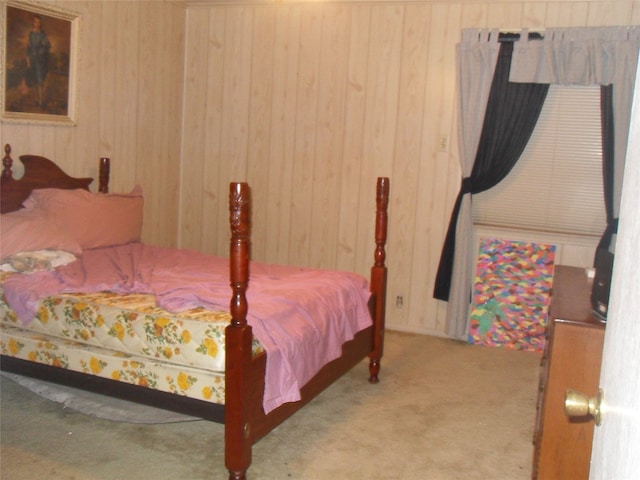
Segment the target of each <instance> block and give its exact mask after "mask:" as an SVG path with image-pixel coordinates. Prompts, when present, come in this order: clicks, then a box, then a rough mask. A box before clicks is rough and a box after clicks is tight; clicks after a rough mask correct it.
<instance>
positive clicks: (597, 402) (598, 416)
mask: <svg viewBox="0 0 640 480" xmlns="http://www.w3.org/2000/svg"><path fill="white" fill-rule="evenodd" d="M602 398H603V393H602V389H599V390H598V393H597V394H596V396H595V397H591V398H589V397H588V396H587V395H585V394H584V393H582V392H578V391H576V390H571V389H568V390H567V391H566V392H565V394H564V414H565V415H566V416H567V417H584V416H587V415H591V416H592V417H593V419H594V420H595V422H596V425H600V423H601V422H602V409H601V405H602Z"/></svg>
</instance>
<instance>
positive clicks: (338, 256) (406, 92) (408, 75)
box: [0, 0, 640, 334]
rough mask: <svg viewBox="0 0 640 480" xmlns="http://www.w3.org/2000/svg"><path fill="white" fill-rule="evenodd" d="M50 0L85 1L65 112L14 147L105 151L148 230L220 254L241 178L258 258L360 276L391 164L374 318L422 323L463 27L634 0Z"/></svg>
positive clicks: (81, 165) (10, 137) (19, 127)
mask: <svg viewBox="0 0 640 480" xmlns="http://www.w3.org/2000/svg"><path fill="white" fill-rule="evenodd" d="M51 3H53V4H54V5H56V6H58V7H60V8H65V9H68V10H72V11H75V12H77V13H79V14H80V15H81V41H80V43H81V45H80V57H79V65H78V95H77V100H78V120H79V123H78V125H77V126H76V127H61V126H42V125H23V124H13V123H2V124H0V128H1V131H0V141H1V143H2V144H4V143H11V144H12V145H13V147H14V153H15V155H16V157H17V156H18V155H20V154H22V153H35V154H41V155H45V156H49V157H50V158H53V159H56V160H57V161H59V163H60V164H61V165H62V166H63V168H65V169H66V170H67V171H69V172H70V173H71V174H74V175H80V176H86V175H93V176H95V175H96V174H97V160H98V158H99V157H102V156H108V157H111V158H112V176H111V179H112V183H111V185H112V190H113V191H126V190H129V189H131V188H132V187H133V186H134V184H136V183H139V184H141V185H142V187H143V189H144V191H145V226H144V240H145V241H147V242H150V243H155V244H161V245H179V246H183V247H190V248H197V249H200V250H203V251H207V252H213V253H220V254H226V252H227V248H228V247H227V238H228V233H227V230H228V227H227V217H228V213H227V195H228V193H227V192H228V182H229V181H231V180H247V181H249V182H250V184H251V186H252V189H253V192H252V193H253V199H254V211H253V256H254V258H255V259H257V260H263V261H269V262H283V263H295V264H302V265H310V266H317V267H327V268H339V269H348V270H356V271H359V272H361V273H363V274H365V275H366V274H368V270H369V267H370V265H371V263H372V260H373V247H374V244H373V233H372V229H373V214H374V198H375V197H374V187H375V177H377V176H380V175H385V176H390V177H391V185H392V200H391V204H390V214H391V218H390V225H389V244H388V255H387V260H388V266H389V292H388V296H389V308H388V311H389V316H388V326H389V327H391V328H394V329H401V330H412V331H417V332H424V333H432V334H441V333H442V332H443V322H444V313H445V310H446V304H444V303H441V302H437V301H435V300H433V299H432V298H431V291H432V289H433V279H434V276H435V270H436V267H437V262H438V258H439V254H440V248H441V243H442V239H443V237H444V233H445V229H446V225H447V222H448V219H449V214H450V209H451V205H452V203H453V200H454V198H455V195H456V193H457V189H458V184H459V180H460V178H459V177H460V172H459V168H458V154H457V139H456V129H457V126H456V109H455V66H454V46H455V44H456V42H457V41H458V40H459V38H460V30H461V29H462V28H466V27H487V28H492V27H498V28H505V29H511V28H513V29H515V28H521V27H529V28H534V29H543V28H545V27H550V26H596V25H627V24H635V25H637V24H640V1H639V0H611V1H590V0H585V1H577V0H564V1H540V0H531V1H520V0H510V1H498V0H485V1H482V0H478V1H475V2H474V1H467V0H462V1H459V2H456V1H444V0H443V1H433V0H425V1H418V0H406V1H401V0H358V1H350V0H325V1H316V0H314V1H310V0H233V1H230V0H219V1H213V0H202V1H198V0H191V1H187V0H183V1H172V0H166V1H123V0H120V1H82V2H80V1H55V2H51ZM2 6H3V7H4V5H2ZM441 137H444V138H445V139H446V140H447V142H446V143H447V145H446V148H445V149H444V150H446V151H442V149H441V148H440V143H439V140H440V138H441ZM397 296H402V297H403V300H404V301H403V305H402V307H401V308H397V307H396V306H395V299H396V297H397Z"/></svg>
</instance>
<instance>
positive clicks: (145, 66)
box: [0, 0, 186, 245]
mask: <svg viewBox="0 0 640 480" xmlns="http://www.w3.org/2000/svg"><path fill="white" fill-rule="evenodd" d="M46 3H48V4H50V5H53V6H54V7H57V8H59V9H65V10H67V11H72V12H75V13H77V14H79V15H80V42H79V48H78V66H77V75H78V85H77V93H76V99H77V107H78V108H77V119H78V124H77V126H74V127H70V126H52V125H45V126H43V125H25V124H16V123H2V124H0V128H1V130H0V141H1V143H2V146H3V147H4V144H6V143H10V144H11V145H12V147H13V153H14V155H13V156H14V159H15V160H16V163H18V162H17V160H18V156H19V155H22V154H25V153H30V154H37V155H43V156H46V157H49V158H51V159H54V160H56V161H57V162H58V163H59V164H60V165H61V166H62V167H63V168H64V169H65V170H66V171H67V172H69V173H70V174H72V175H78V176H87V175H91V176H94V177H97V174H98V159H99V158H100V157H111V159H112V161H111V190H112V191H118V192H122V191H130V190H131V189H132V188H133V186H134V185H135V184H136V183H139V184H140V185H141V186H142V188H143V190H144V193H145V224H144V232H143V235H144V238H145V240H147V241H149V242H151V243H155V244H161V245H176V244H177V233H178V232H177V222H178V213H179V212H178V201H179V194H178V188H179V176H180V145H181V141H182V138H181V133H180V132H181V128H182V123H181V121H182V91H183V73H184V37H185V35H184V29H185V17H186V9H185V6H184V5H180V4H177V3H176V2H158V1H135V0H134V1H85V2H76V1H59V2H46ZM1 7H2V8H3V9H4V7H5V5H4V2H2V5H1ZM45 28H46V25H45ZM16 171H17V172H18V173H20V168H19V167H18V168H16ZM93 187H94V189H95V188H97V182H96V184H95V185H94V186H93Z"/></svg>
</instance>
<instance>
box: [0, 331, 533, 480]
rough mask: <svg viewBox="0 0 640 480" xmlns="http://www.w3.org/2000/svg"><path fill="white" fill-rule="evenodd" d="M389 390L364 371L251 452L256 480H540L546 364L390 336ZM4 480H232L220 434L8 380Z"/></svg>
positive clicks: (1, 432)
mask: <svg viewBox="0 0 640 480" xmlns="http://www.w3.org/2000/svg"><path fill="white" fill-rule="evenodd" d="M386 342H387V343H386V352H385V357H384V360H383V364H382V372H381V383H380V384H378V385H369V384H368V382H367V381H366V377H367V373H366V365H365V364H363V365H359V366H358V367H356V368H355V369H353V370H352V371H351V372H349V374H347V375H346V376H345V377H344V378H343V379H341V380H340V381H339V382H337V383H336V384H334V385H332V386H331V387H330V388H329V389H328V390H327V391H325V392H324V393H323V394H322V395H321V396H320V397H318V398H317V399H315V400H314V401H313V402H312V403H311V404H310V405H308V406H307V407H305V409H304V410H302V411H301V412H299V413H298V414H297V415H295V416H294V417H292V418H290V419H289V420H287V421H286V422H285V423H284V424H283V425H281V426H280V427H279V428H277V429H276V430H275V431H273V432H271V433H270V434H269V435H268V436H267V437H266V438H264V439H263V440H261V441H260V442H259V443H258V444H257V445H255V446H254V449H253V464H252V467H251V469H250V472H249V473H250V475H249V477H250V479H253V480H257V479H265V480H270V479H274V480H276V479H299V480H315V479H318V480H322V479H335V480H339V479H376V480H377V479H379V480H383V479H407V480H412V479H416V480H418V479H420V480H423V479H427V480H450V479H451V480H452V479H464V480H467V479H468V480H473V479H478V480H480V479H482V480H486V479H492V480H502V479H504V480H520V479H522V480H525V479H529V478H530V477H531V459H532V442H531V441H532V435H533V425H534V422H535V403H536V395H537V382H538V374H539V362H540V355H538V354H535V353H527V352H520V351H512V350H506V349H499V348H489V347H480V346H471V345H467V344H464V343H460V342H456V341H451V340H446V339H440V338H435V337H428V336H421V335H412V334H403V333H397V332H388V333H387V339H386ZM0 385H1V388H2V390H1V392H0V397H1V401H2V403H1V405H2V410H1V411H0V416H1V427H0V446H1V450H0V478H2V480H18V479H20V480H22V479H29V480H31V479H34V478H40V479H68V480H71V479H73V480H90V479H96V480H97V479H129V478H138V479H185V480H199V479H224V478H226V471H225V469H224V456H223V426H222V425H219V424H214V423H209V422H205V421H193V422H182V423H166V424H153V425H139V424H130V423H120V422H112V421H108V420H103V419H98V418H92V417H89V416H87V415H84V414H82V413H78V412H76V411H74V410H72V409H70V408H67V407H65V406H64V405H63V404H60V403H56V402H52V401H50V400H46V399H43V398H42V397H39V396H37V395H35V394H33V393H32V392H30V391H28V390H26V389H24V388H23V387H21V386H20V385H18V384H16V383H14V382H12V381H10V380H8V379H6V378H2V379H1V384H0Z"/></svg>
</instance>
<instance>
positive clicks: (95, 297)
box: [0, 292, 263, 403]
mask: <svg viewBox="0 0 640 480" xmlns="http://www.w3.org/2000/svg"><path fill="white" fill-rule="evenodd" d="M0 294H1V292H0ZM229 322H230V315H229V314H228V313H227V312H215V311H210V310H206V309H204V308H194V309H191V310H188V311H186V312H181V313H180V314H177V315H176V314H172V313H169V312H167V311H165V310H163V309H162V308H159V307H157V306H156V304H155V299H154V297H153V296H152V295H145V294H130V295H118V294H114V293H111V292H101V293H91V294H73V295H70V294H63V295H58V296H54V297H48V298H46V299H44V300H43V301H42V302H41V303H40V306H39V308H38V310H37V314H36V317H35V318H34V319H33V320H32V321H31V322H30V323H29V324H28V325H27V326H23V325H22V323H21V321H20V320H19V319H18V318H17V316H16V315H15V313H14V312H13V311H12V310H11V309H10V308H9V306H8V305H7V304H6V302H5V300H4V297H0V351H1V352H2V354H3V355H7V356H11V357H16V358H21V359H24V360H30V361H33V362H38V363H43V364H46V365H51V366H56V367H60V368H68V369H71V370H75V371H78V372H82V373H88V374H91V375H96V376H100V377H104V378H109V379H113V380H118V381H121V382H126V383H131V384H134V385H140V386H143V387H148V388H152V389H157V390H162V391H165V392H170V393H175V394H178V395H186V396H189V397H192V398H197V399H200V400H206V401H209V402H214V403H224V361H225V352H224V342H225V337H224V333H225V328H226V327H227V325H228V324H229ZM253 351H254V354H259V353H260V352H263V348H262V346H261V345H260V344H259V342H258V341H257V340H255V339H254V343H253Z"/></svg>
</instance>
